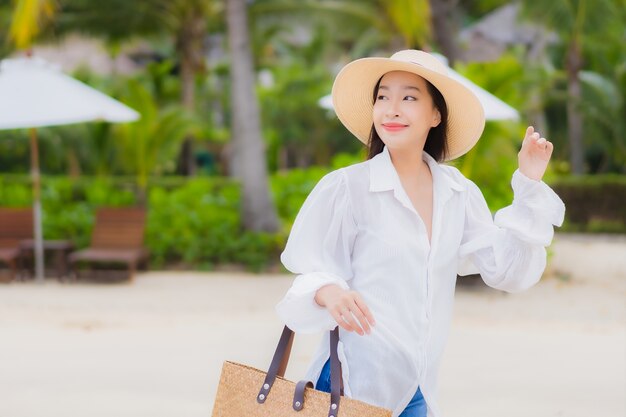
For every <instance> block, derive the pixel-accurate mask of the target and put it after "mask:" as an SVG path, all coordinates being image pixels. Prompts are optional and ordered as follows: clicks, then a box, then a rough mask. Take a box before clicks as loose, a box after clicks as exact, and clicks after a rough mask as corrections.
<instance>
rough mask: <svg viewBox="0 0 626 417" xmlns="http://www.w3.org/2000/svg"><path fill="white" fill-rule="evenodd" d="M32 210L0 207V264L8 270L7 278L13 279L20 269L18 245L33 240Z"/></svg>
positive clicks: (20, 258) (20, 259)
mask: <svg viewBox="0 0 626 417" xmlns="http://www.w3.org/2000/svg"><path fill="white" fill-rule="evenodd" d="M33 224H34V222H33V209H32V208H7V207H0V262H2V263H3V264H5V265H7V266H8V268H9V271H10V272H9V278H10V279H11V280H13V279H15V277H16V275H17V274H18V272H19V271H20V270H21V269H22V265H21V261H22V256H21V255H22V251H21V248H20V243H21V242H22V241H24V240H28V239H33V236H34V226H33Z"/></svg>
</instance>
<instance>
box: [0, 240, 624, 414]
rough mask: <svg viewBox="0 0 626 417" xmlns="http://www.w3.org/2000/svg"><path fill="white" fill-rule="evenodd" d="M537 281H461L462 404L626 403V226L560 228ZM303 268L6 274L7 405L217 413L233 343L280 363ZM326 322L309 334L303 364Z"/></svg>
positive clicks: (488, 407)
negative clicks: (581, 231) (11, 278)
mask: <svg viewBox="0 0 626 417" xmlns="http://www.w3.org/2000/svg"><path fill="white" fill-rule="evenodd" d="M552 248H553V252H554V257H553V258H552V263H551V266H550V272H551V273H550V276H549V277H547V278H545V279H544V280H543V281H542V282H541V283H540V284H539V285H537V286H536V287H535V288H533V289H531V290H530V291H527V292H525V293H523V294H517V295H509V294H502V293H499V292H496V291H493V290H490V289H486V288H483V287H481V286H470V287H466V286H462V287H460V288H459V290H458V292H457V305H456V308H455V321H454V326H453V329H452V333H451V336H450V342H449V344H448V349H447V351H446V355H445V358H444V364H443V368H442V372H441V378H440V379H441V387H440V400H441V404H442V407H443V410H444V414H445V416H446V417H455V416H459V417H460V416H464V417H465V416H481V417H503V416H506V417H517V416H519V417H522V416H524V417H528V416H533V417H544V416H545V417H552V416H554V417H557V416H558V417H589V416H594V417H595V416H601V417H624V416H626V303H625V301H626V299H625V297H624V296H625V295H626V256H625V255H626V239H624V238H602V237H600V238H588V237H583V236H565V235H560V236H557V238H556V239H555V244H554V245H553V247H552ZM290 280H291V278H290V277H289V276H284V275H283V276H277V275H274V276H270V275H260V276H259V275H248V274H236V273H211V274H204V273H176V272H150V273H146V274H142V275H139V276H138V277H137V278H136V279H135V281H134V282H133V283H131V284H124V283H123V284H112V285H106V284H105V285H103V284H59V283H56V282H55V281H53V280H49V281H47V282H46V283H45V284H43V285H38V284H34V283H13V284H7V285H0V417H40V416H41V417H43V416H45V417H84V416H90V417H100V416H102V417H104V416H106V417H112V416H115V417H130V416H132V417H143V416H146V417H148V416H149V417H201V416H202V417H206V416H208V415H210V412H211V408H212V404H213V397H214V395H215V391H216V388H217V381H218V379H219V372H220V368H221V363H222V361H223V360H224V359H229V360H235V361H241V362H244V363H247V364H251V365H253V366H256V367H259V368H266V367H267V366H268V364H269V360H270V358H271V355H272V353H273V349H274V347H275V344H276V342H277V338H278V336H279V334H280V331H281V328H282V327H281V324H280V323H279V322H278V320H277V318H276V316H275V314H274V312H273V306H274V304H275V303H276V302H277V301H278V300H279V299H280V297H281V296H282V294H283V293H284V291H285V290H286V289H287V288H288V286H289V285H290ZM318 337H319V336H317V335H316V336H301V337H299V338H297V341H296V346H295V351H294V354H293V356H292V362H291V367H290V369H289V371H288V374H287V376H288V377H291V378H292V379H299V377H300V376H301V375H302V373H303V372H304V370H305V368H306V366H307V361H308V359H309V358H310V355H311V354H312V352H313V350H314V348H315V347H316V344H317V340H318Z"/></svg>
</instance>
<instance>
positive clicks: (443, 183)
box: [369, 146, 465, 201]
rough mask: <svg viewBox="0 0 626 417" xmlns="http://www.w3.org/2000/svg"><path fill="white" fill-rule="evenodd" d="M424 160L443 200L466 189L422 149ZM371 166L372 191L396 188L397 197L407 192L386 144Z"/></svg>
mask: <svg viewBox="0 0 626 417" xmlns="http://www.w3.org/2000/svg"><path fill="white" fill-rule="evenodd" d="M422 160H424V161H426V163H427V164H428V166H429V168H430V172H431V173H432V176H433V189H434V190H436V191H438V192H441V195H442V198H443V200H444V201H445V200H447V199H448V197H450V196H451V195H452V191H453V190H454V191H464V190H465V188H464V187H463V186H461V185H460V184H459V183H458V182H457V181H456V180H455V179H454V178H452V177H451V176H450V175H449V174H448V173H447V172H446V171H445V170H444V169H443V168H441V166H439V164H438V163H437V161H435V159H434V158H433V157H432V156H430V155H429V154H428V153H427V152H426V151H422ZM369 166H370V188H369V190H370V191H372V192H378V191H389V190H394V194H395V195H396V197H398V195H399V194H400V195H402V194H405V192H404V189H403V188H402V183H401V182H400V177H399V176H398V173H397V171H396V169H395V167H394V166H393V163H392V162H391V155H390V154H389V150H388V149H387V147H386V146H385V147H384V148H383V150H382V152H381V153H379V154H378V155H376V156H374V157H373V158H372V159H370V161H369Z"/></svg>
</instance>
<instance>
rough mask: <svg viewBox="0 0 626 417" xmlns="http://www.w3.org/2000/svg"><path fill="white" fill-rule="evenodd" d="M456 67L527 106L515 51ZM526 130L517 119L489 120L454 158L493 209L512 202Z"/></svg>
mask: <svg viewBox="0 0 626 417" xmlns="http://www.w3.org/2000/svg"><path fill="white" fill-rule="evenodd" d="M456 69H457V70H458V71H459V72H460V73H461V74H463V75H465V76H466V77H467V78H469V79H471V80H472V81H473V82H475V83H476V84H478V85H480V86H481V87H483V88H484V89H486V90H487V91H490V92H491V93H492V94H494V95H496V96H497V97H499V98H501V99H502V100H504V101H505V102H507V103H508V104H510V105H512V106H513V107H516V108H518V109H520V108H522V107H523V105H522V103H524V102H525V97H524V96H522V93H521V91H520V89H519V85H520V84H521V83H522V82H523V79H524V78H523V77H524V69H523V68H522V66H521V64H520V63H519V61H518V60H517V59H516V58H515V57H514V56H513V55H505V56H503V57H502V58H501V59H500V60H498V61H495V62H489V63H473V64H467V65H464V66H458V67H457V68H456ZM524 130H525V126H524V125H522V124H521V123H517V122H514V121H503V122H488V123H487V124H486V126H485V130H484V132H483V134H482V136H481V138H480V140H479V141H478V143H477V144H476V145H475V146H474V148H472V150H471V151H470V152H468V153H467V154H466V155H464V156H463V157H461V158H459V159H458V160H456V161H454V162H453V165H455V166H456V167H457V168H459V170H460V171H461V172H462V173H463V175H465V176H466V177H467V178H469V179H471V180H472V181H474V182H475V183H476V184H477V185H478V186H479V187H480V189H481V191H482V192H483V194H484V196H485V199H486V200H487V203H488V205H489V207H490V208H491V210H492V211H495V210H497V209H499V208H501V207H504V206H506V205H509V204H511V201H512V198H513V193H512V190H511V187H510V181H511V175H512V173H513V171H515V169H516V168H517V152H518V150H519V146H520V145H521V141H522V138H523V137H524Z"/></svg>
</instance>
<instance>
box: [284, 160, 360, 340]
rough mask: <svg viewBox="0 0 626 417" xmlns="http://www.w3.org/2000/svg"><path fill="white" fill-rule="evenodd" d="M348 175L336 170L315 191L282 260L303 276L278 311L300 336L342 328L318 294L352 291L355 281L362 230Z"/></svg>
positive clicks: (299, 214)
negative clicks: (329, 288) (330, 288)
mask: <svg viewBox="0 0 626 417" xmlns="http://www.w3.org/2000/svg"><path fill="white" fill-rule="evenodd" d="M344 175H345V174H344V173H343V172H342V171H341V170H337V171H333V172H331V173H329V174H327V175H326V176H325V177H324V178H322V179H321V180H320V181H319V183H318V184H317V185H316V186H315V188H314V189H313V190H312V191H311V193H310V194H309V196H308V197H307V199H306V200H305V202H304V204H303V205H302V207H301V208H300V212H299V213H298V215H297V216H296V219H295V222H294V224H293V227H292V228H291V233H290V235H289V238H288V240H287V244H286V246H285V250H284V251H283V253H282V254H281V256H280V260H281V262H282V263H283V265H284V266H285V268H287V269H288V270H289V271H291V272H293V273H294V274H298V275H297V276H296V278H295V280H294V282H293V284H292V286H291V288H290V289H289V290H288V291H287V294H286V295H285V296H284V298H283V299H282V300H281V301H280V302H279V303H278V305H277V306H276V312H277V313H278V316H279V317H280V318H281V320H282V321H283V322H284V323H285V324H286V325H287V326H288V327H289V328H290V329H292V330H293V331H295V332H299V333H315V332H319V331H324V330H332V329H333V328H334V327H335V326H336V325H337V324H336V322H335V320H334V319H333V317H332V316H331V314H330V313H329V312H328V311H327V310H326V309H325V308H323V307H320V306H319V305H318V304H317V303H316V302H315V299H314V298H315V293H316V292H317V290H318V289H320V288H321V287H323V286H324V285H327V284H337V285H339V286H341V287H342V288H345V289H347V288H348V283H347V281H349V280H350V279H351V278H352V266H351V254H352V248H353V244H354V239H355V237H356V231H357V228H356V222H355V220H354V217H353V215H352V207H351V203H350V196H349V192H348V189H347V185H346V181H345V177H344Z"/></svg>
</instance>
